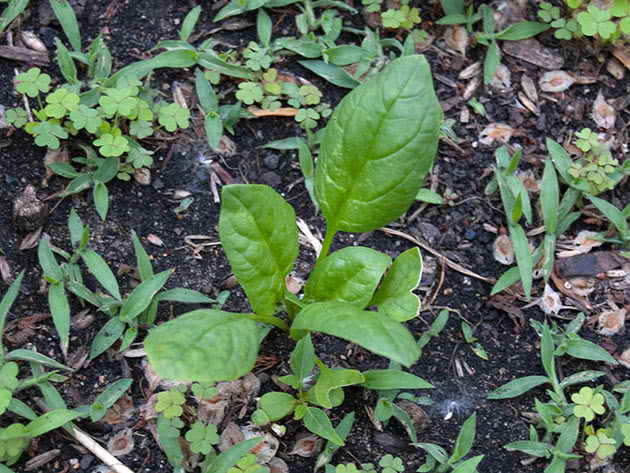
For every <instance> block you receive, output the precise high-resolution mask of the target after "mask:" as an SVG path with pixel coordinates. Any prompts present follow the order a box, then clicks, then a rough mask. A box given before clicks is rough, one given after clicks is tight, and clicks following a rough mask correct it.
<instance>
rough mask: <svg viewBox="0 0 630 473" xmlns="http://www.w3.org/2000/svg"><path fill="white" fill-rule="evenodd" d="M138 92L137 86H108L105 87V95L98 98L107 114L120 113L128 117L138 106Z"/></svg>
mask: <svg viewBox="0 0 630 473" xmlns="http://www.w3.org/2000/svg"><path fill="white" fill-rule="evenodd" d="M137 93H138V90H137V88H136V87H123V88H122V89H114V88H108V89H105V95H103V96H101V98H99V99H98V103H99V105H100V106H101V107H102V108H103V111H104V112H105V113H106V114H107V115H110V116H114V115H116V114H119V115H122V116H124V117H127V116H129V115H130V114H132V113H133V110H134V109H135V108H136V106H137V105H136V104H137V100H138V99H137V98H136V94H137Z"/></svg>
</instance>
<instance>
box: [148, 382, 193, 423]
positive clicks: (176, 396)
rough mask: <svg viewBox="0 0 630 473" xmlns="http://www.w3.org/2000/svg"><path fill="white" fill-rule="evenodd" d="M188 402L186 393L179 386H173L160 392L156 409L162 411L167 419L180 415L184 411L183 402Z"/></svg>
mask: <svg viewBox="0 0 630 473" xmlns="http://www.w3.org/2000/svg"><path fill="white" fill-rule="evenodd" d="M185 402H186V398H185V397H184V394H182V393H181V392H180V391H179V390H178V389H177V388H175V387H173V388H171V389H170V390H169V391H163V392H161V393H160V394H158V400H157V403H156V404H155V410H156V411H158V412H161V413H162V414H163V415H164V417H166V418H167V419H172V418H173V417H179V416H181V415H182V414H183V413H184V409H183V408H182V404H184V403H185Z"/></svg>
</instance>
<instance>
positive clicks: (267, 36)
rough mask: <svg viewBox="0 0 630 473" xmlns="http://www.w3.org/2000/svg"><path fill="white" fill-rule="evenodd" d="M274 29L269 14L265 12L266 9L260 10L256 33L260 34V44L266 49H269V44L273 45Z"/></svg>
mask: <svg viewBox="0 0 630 473" xmlns="http://www.w3.org/2000/svg"><path fill="white" fill-rule="evenodd" d="M272 29H273V24H272V23H271V18H269V14H268V13H267V12H266V11H265V10H264V8H259V9H258V16H257V17H256V31H257V32H258V39H259V40H260V44H262V45H263V46H264V47H266V48H267V47H269V44H270V43H271V31H272Z"/></svg>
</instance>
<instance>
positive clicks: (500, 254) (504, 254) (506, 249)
mask: <svg viewBox="0 0 630 473" xmlns="http://www.w3.org/2000/svg"><path fill="white" fill-rule="evenodd" d="M492 247H493V254H494V259H495V260H496V261H498V262H499V263H501V264H504V265H506V266H509V265H511V264H512V263H514V245H513V243H512V239H511V238H510V237H509V236H507V235H505V234H501V235H499V236H498V237H497V238H496V240H494V244H493V245H492Z"/></svg>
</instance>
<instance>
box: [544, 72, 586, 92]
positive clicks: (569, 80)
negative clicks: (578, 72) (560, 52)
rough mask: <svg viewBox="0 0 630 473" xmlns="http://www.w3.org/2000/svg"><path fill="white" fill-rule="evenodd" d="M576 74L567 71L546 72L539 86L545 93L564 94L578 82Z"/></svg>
mask: <svg viewBox="0 0 630 473" xmlns="http://www.w3.org/2000/svg"><path fill="white" fill-rule="evenodd" d="M576 80H577V79H576V77H575V75H574V74H571V73H569V72H565V71H550V72H545V73H544V74H543V75H542V77H541V78H540V80H539V81H538V85H539V86H540V90H542V91H543V92H564V91H565V90H567V89H568V88H569V87H571V86H572V85H573V84H575V82H576Z"/></svg>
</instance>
